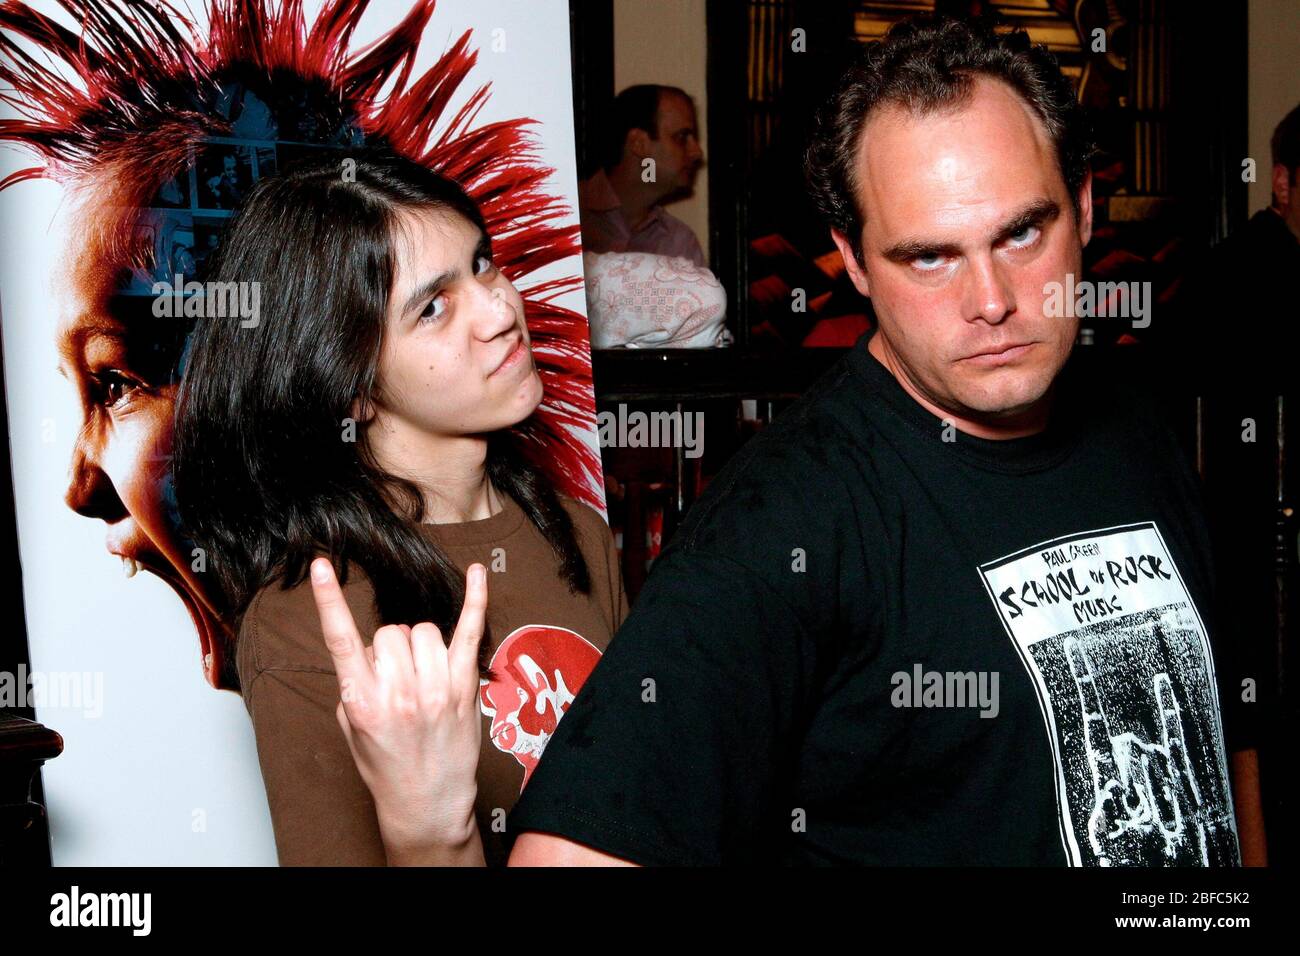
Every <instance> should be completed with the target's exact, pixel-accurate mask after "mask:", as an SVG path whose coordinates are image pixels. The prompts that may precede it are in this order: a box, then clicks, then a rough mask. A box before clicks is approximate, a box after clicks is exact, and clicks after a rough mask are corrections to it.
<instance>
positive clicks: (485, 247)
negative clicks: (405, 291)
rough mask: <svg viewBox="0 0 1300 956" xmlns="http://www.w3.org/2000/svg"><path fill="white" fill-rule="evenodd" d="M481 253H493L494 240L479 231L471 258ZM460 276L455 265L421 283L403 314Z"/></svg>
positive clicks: (407, 301) (489, 254) (407, 313)
mask: <svg viewBox="0 0 1300 956" xmlns="http://www.w3.org/2000/svg"><path fill="white" fill-rule="evenodd" d="M480 255H486V256H489V257H490V256H491V255H492V240H491V239H490V238H488V235H487V233H485V232H481V231H480V232H479V236H478V242H477V243H476V244H475V246H474V255H473V256H471V257H470V258H471V259H477V258H478V257H479V256H480ZM459 278H460V269H459V268H456V267H453V268H451V269H445V270H443V271H442V272H439V273H438V274H437V275H436V276H434V277H433V278H432V279H430V280H429V281H428V282H424V283H421V284H420V286H419V288H417V289H416V290H415V291H414V292H412V293H411V297H410V298H409V299H407V300H406V305H405V306H404V307H403V308H402V315H409V314H410V313H411V312H412V311H413V310H414V309H415V307H416V306H417V305H419V304H420V303H422V302H423V301H424V300H425V299H428V298H430V297H431V296H435V295H437V294H438V291H439V290H440V289H441V288H442V287H443V286H445V285H447V284H448V283H449V282H455V281H456V280H457V279H459Z"/></svg>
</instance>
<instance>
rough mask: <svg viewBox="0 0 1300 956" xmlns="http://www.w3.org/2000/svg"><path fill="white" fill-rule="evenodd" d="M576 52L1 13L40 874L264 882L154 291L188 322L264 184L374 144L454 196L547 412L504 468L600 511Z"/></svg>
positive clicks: (216, 16) (390, 5)
mask: <svg viewBox="0 0 1300 956" xmlns="http://www.w3.org/2000/svg"><path fill="white" fill-rule="evenodd" d="M568 50H569V36H568V5H567V4H566V3H565V2H564V0H528V2H519V0H436V3H435V0H374V2H370V0H190V2H188V3H186V2H181V0H177V2H174V3H169V2H165V0H0V317H2V319H3V349H4V376H5V397H6V401H7V408H8V419H9V428H10V433H9V441H10V447H11V455H12V470H13V475H12V479H13V486H14V488H13V490H14V502H15V509H16V514H17V529H18V538H19V542H18V545H19V554H20V558H21V563H22V565H21V581H22V591H23V598H24V604H25V611H26V623H27V637H28V647H29V650H30V655H31V661H32V664H31V667H30V668H29V669H28V670H27V673H24V674H18V675H11V677H12V678H14V679H11V680H10V681H9V682H8V683H7V684H6V685H5V686H6V687H7V688H8V693H9V694H10V696H13V695H15V694H16V695H17V697H18V698H19V699H16V700H0V707H3V706H9V707H14V706H24V705H32V706H34V707H35V711H36V715H37V718H38V719H39V720H41V721H42V722H43V723H44V724H46V725H47V726H48V727H50V728H51V729H53V730H56V731H57V732H58V733H59V734H61V735H62V737H63V740H64V752H63V754H62V755H61V756H59V757H58V758H57V759H55V760H53V761H51V762H49V763H48V764H47V765H46V767H45V769H44V771H43V784H44V790H45V797H46V806H47V808H48V810H49V814H50V825H51V844H52V854H53V860H54V862H55V864H60V865H100V864H113V865H137V864H138V865H169V864H182V865H190V864H197V865H227V864H230V865H249V864H251V865H274V863H275V862H276V851H275V844H274V841H273V839H272V832H271V826H270V819H269V816H268V811H267V805H266V798H265V793H264V791H263V787H262V780H261V776H260V773H259V769H258V760H257V753H256V749H255V746H254V740H253V733H252V729H251V726H250V722H249V719H248V713H247V712H246V710H245V708H244V704H243V702H242V701H241V699H240V696H239V694H238V692H237V687H236V686H234V684H235V683H236V682H235V681H234V680H232V671H231V661H230V656H231V655H229V654H227V653H225V652H226V650H228V643H229V642H230V639H231V631H230V626H229V622H228V620H226V616H225V615H224V613H223V609H222V607H221V603H220V600H219V598H218V597H217V596H216V595H215V594H213V593H212V589H211V588H210V587H209V586H208V585H207V584H206V583H205V578H204V575H203V573H202V568H199V569H198V570H196V566H197V565H196V562H195V560H193V555H194V551H193V549H192V542H191V541H189V540H188V539H187V538H186V536H185V534H184V531H183V526H182V524H181V522H180V520H179V517H180V516H179V511H178V507H177V502H176V497H175V494H174V491H173V485H172V471H171V468H170V461H171V450H172V425H173V422H174V414H175V404H176V397H177V393H178V388H179V383H180V378H181V375H182V373H183V370H184V360H185V351H186V343H187V340H188V337H189V333H190V331H191V330H192V328H193V326H192V324H189V323H187V322H186V321H185V320H184V317H183V316H181V315H179V314H178V315H177V317H175V318H172V317H170V316H169V315H168V316H163V317H161V318H160V315H162V313H160V312H159V310H158V308H157V306H158V303H159V302H160V301H161V300H160V297H159V295H158V292H157V288H158V284H159V282H164V283H166V282H173V281H174V282H175V284H176V286H177V287H178V288H177V290H176V293H175V297H176V300H177V301H180V300H181V297H182V295H183V292H184V291H185V290H184V289H182V288H180V287H182V286H186V285H187V283H186V280H187V279H190V278H192V277H201V276H202V275H203V270H204V266H205V263H207V262H208V261H209V260H210V259H211V260H212V261H214V262H215V261H217V260H216V255H217V253H218V250H219V248H220V239H221V235H222V229H223V227H224V226H225V225H226V222H227V220H230V219H231V217H232V216H234V215H236V214H237V211H238V209H239V208H240V203H241V201H242V199H243V197H244V196H245V195H246V194H247V193H248V191H249V190H250V189H251V188H252V187H253V186H254V185H255V184H256V183H257V182H258V181H259V180H260V179H262V178H265V177H266V176H269V175H272V174H273V173H275V172H276V171H277V170H280V169H283V168H286V167H288V166H290V165H292V164H293V163H295V162H298V161H300V160H303V159H305V158H308V159H309V158H311V157H312V156H315V155H318V154H321V153H322V152H324V151H329V150H343V149H354V148H358V147H365V146H370V145H375V144H379V145H381V146H386V147H391V148H392V149H394V150H396V151H397V152H399V153H400V154H402V155H403V156H404V157H406V158H408V159H412V160H415V161H416V162H418V163H420V164H422V165H424V166H426V167H428V168H430V169H433V170H436V171H438V172H440V173H442V174H443V175H444V176H446V177H448V178H450V179H453V180H455V181H456V182H457V183H459V184H460V185H461V186H462V187H463V189H464V190H465V191H466V192H467V193H468V194H469V195H470V196H471V197H472V198H473V199H474V200H475V201H476V203H477V204H478V206H479V207H480V209H481V211H482V214H483V218H484V220H485V222H486V227H487V232H488V235H489V236H490V239H491V248H492V257H493V259H494V260H495V263H496V266H497V267H498V268H499V269H500V270H501V272H502V274H503V275H505V276H506V277H507V278H508V279H509V280H510V282H511V283H512V284H513V285H514V287H515V288H516V289H517V290H518V291H519V293H520V295H521V296H522V300H523V303H524V313H525V315H524V317H525V321H526V324H527V329H528V332H529V334H530V337H531V340H532V348H533V353H534V360H535V363H536V365H537V369H538V372H539V374H540V377H541V379H542V383H543V398H542V403H541V405H540V406H539V407H538V409H537V411H536V412H535V413H533V414H532V415H531V416H529V417H528V418H527V419H526V420H524V421H523V422H522V423H521V424H520V425H518V426H516V427H515V429H514V430H513V433H514V434H515V436H516V437H517V439H518V442H517V445H518V446H519V447H520V448H521V449H522V450H523V452H524V455H525V457H527V458H528V459H529V460H530V461H531V462H532V463H533V464H534V465H535V466H536V467H537V468H539V469H540V470H541V471H542V472H543V473H544V475H545V476H547V477H549V479H550V480H551V482H552V484H553V485H554V487H555V490H556V491H558V492H559V493H560V494H563V495H567V496H569V497H571V498H575V499H577V500H579V501H583V502H585V503H587V504H589V505H591V506H592V507H594V508H596V509H598V510H600V511H602V512H603V510H604V491H603V483H602V479H601V470H600V453H599V445H598V441H597V432H596V421H595V401H594V396H593V392H592V383H591V356H590V347H589V339H588V330H587V320H586V305H585V301H584V298H583V284H582V260H581V248H580V245H579V227H578V217H577V169H576V161H575V156H574V131H573V114H572V96H571V75H570V62H569V58H568ZM283 241H284V243H285V244H286V247H287V248H290V249H291V248H292V243H293V237H292V236H285V237H283ZM164 298H166V297H164ZM237 304H238V303H237V302H236V303H235V306H237ZM106 544H107V548H106V547H105V545H106ZM200 563H201V562H200ZM141 572H148V573H141ZM124 576H125V578H126V579H130V580H124ZM223 691H225V692H223ZM230 691H235V692H233V693H232V692H230Z"/></svg>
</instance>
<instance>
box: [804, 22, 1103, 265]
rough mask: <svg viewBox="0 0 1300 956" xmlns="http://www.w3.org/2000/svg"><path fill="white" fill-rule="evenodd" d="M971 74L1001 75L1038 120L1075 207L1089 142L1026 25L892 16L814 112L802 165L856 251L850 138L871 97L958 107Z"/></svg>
mask: <svg viewBox="0 0 1300 956" xmlns="http://www.w3.org/2000/svg"><path fill="white" fill-rule="evenodd" d="M978 76H988V77H992V78H994V79H998V80H1001V81H1002V82H1004V83H1006V84H1007V85H1008V86H1010V87H1011V88H1012V89H1013V90H1015V91H1016V92H1017V93H1019V94H1020V95H1021V96H1022V97H1023V98H1024V99H1025V101H1026V102H1027V103H1028V104H1029V105H1030V107H1031V108H1032V109H1033V110H1034V112H1035V113H1036V114H1037V115H1038V118H1039V119H1040V120H1042V122H1043V125H1044V126H1045V127H1046V128H1047V132H1048V135H1049V136H1050V137H1051V140H1052V144H1053V146H1054V148H1055V150H1056V158H1057V162H1058V163H1059V164H1060V167H1061V176H1062V177H1063V178H1064V180H1065V185H1066V186H1067V188H1068V190H1069V193H1070V198H1071V201H1072V202H1073V203H1074V204H1075V212H1076V215H1077V213H1078V198H1077V197H1078V190H1079V187H1080V186H1081V185H1082V183H1083V180H1084V177H1085V176H1086V175H1087V171H1088V160H1089V159H1090V158H1091V156H1092V154H1093V151H1094V147H1093V143H1092V138H1091V130H1090V128H1089V124H1088V121H1087V117H1086V115H1085V114H1084V111H1083V109H1082V107H1080V106H1079V103H1078V101H1077V100H1076V98H1075V95H1074V89H1073V87H1072V86H1071V84H1070V81H1069V80H1067V79H1066V78H1065V76H1064V75H1063V74H1062V73H1061V70H1060V67H1059V66H1058V65H1057V62H1056V58H1055V57H1054V56H1052V54H1051V53H1049V52H1048V51H1047V48H1046V47H1044V46H1042V45H1034V44H1032V43H1031V42H1030V39H1029V35H1028V34H1027V33H1025V32H1024V31H1023V30H1011V31H1009V32H999V31H997V30H995V24H994V23H993V22H992V21H990V20H985V19H983V18H976V19H969V20H958V19H953V18H951V17H934V16H924V17H916V18H913V19H910V20H904V21H902V22H901V23H898V24H897V25H895V26H894V27H893V28H892V29H891V30H890V31H889V33H888V35H887V36H886V37H885V39H884V40H882V41H880V42H878V43H873V44H871V45H870V46H868V47H867V48H866V49H865V50H864V51H863V53H862V56H861V58H860V59H859V60H858V61H857V62H856V63H854V65H853V66H851V67H850V68H849V70H848V72H847V73H845V75H844V77H843V79H842V80H841V81H840V84H839V87H838V88H837V90H836V91H835V93H834V95H833V96H832V97H831V98H830V100H829V101H828V102H827V103H826V105H825V106H824V107H823V108H822V110H821V111H820V112H819V113H818V117H817V122H816V125H815V128H814V133H813V137H812V141H811V143H810V144H809V146H808V150H807V153H806V155H805V158H804V171H805V174H806V175H807V178H808V188H809V190H810V191H811V193H812V198H813V202H814V203H815V204H816V206H817V209H818V210H819V211H820V212H821V214H822V216H824V217H825V218H826V220H827V221H828V222H829V223H830V225H831V226H833V227H835V228H836V229H838V230H839V231H840V232H842V233H843V234H844V236H845V237H846V238H847V239H848V241H849V243H850V245H851V246H852V248H853V254H854V257H855V258H856V259H857V260H858V261H859V262H861V261H862V250H861V242H862V210H861V207H860V206H859V204H858V199H857V195H858V186H859V184H858V182H857V162H856V160H857V147H858V143H859V139H860V136H861V133H862V129H863V127H864V126H865V125H866V122H867V119H868V117H869V116H870V115H871V113H872V111H873V110H875V109H876V108H877V107H880V106H885V105H891V106H901V107H903V108H905V109H908V110H910V111H911V112H912V113H913V114H916V115H924V114H927V113H931V112H935V111H937V110H940V109H950V108H954V107H959V106H960V105H961V104H963V103H964V102H965V101H966V100H967V99H968V98H969V97H970V95H971V91H972V88H973V85H974V83H973V81H974V79H975V78H976V77H978Z"/></svg>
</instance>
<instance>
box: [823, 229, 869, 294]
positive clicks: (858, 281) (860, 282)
mask: <svg viewBox="0 0 1300 956" xmlns="http://www.w3.org/2000/svg"><path fill="white" fill-rule="evenodd" d="M831 239H832V241H834V243H835V248H836V249H838V250H839V251H840V256H841V258H843V259H844V268H845V269H847V270H848V273H849V279H850V280H852V282H853V288H855V289H857V290H858V291H859V292H860V293H862V295H863V296H865V297H866V298H868V299H869V298H871V284H870V283H869V282H868V281H867V271H866V270H865V269H863V268H862V266H860V265H859V264H858V260H857V258H856V257H855V256H854V255H853V246H852V245H851V244H850V243H849V240H848V239H846V238H845V236H844V233H842V232H840V231H839V230H838V229H834V228H832V229H831Z"/></svg>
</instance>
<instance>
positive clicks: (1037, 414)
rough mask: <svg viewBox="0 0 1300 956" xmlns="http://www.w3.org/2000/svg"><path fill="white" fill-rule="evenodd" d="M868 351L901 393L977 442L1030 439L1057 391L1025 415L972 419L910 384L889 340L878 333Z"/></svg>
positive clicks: (1044, 423)
mask: <svg viewBox="0 0 1300 956" xmlns="http://www.w3.org/2000/svg"><path fill="white" fill-rule="evenodd" d="M867 351H868V352H870V353H871V354H872V355H873V356H875V358H876V361H878V362H879V363H880V364H881V365H883V366H884V367H885V369H886V370H887V371H888V372H889V374H890V375H892V376H894V378H895V380H897V382H898V384H899V385H900V386H901V387H902V389H903V391H904V392H906V393H907V394H908V397H910V398H911V399H912V400H913V401H915V402H916V403H917V404H918V405H920V406H921V407H922V408H924V409H925V410H926V411H927V412H929V413H930V414H931V415H934V416H935V417H936V418H939V419H943V420H946V421H950V422H952V424H953V427H955V428H956V429H957V430H958V431H960V432H964V433H966V434H967V435H973V436H974V437H976V438H987V439H990V440H992V441H1005V440H1007V439H1010V438H1025V437H1027V436H1029V435H1036V434H1038V433H1039V432H1041V431H1043V430H1044V429H1045V428H1046V427H1047V420H1048V416H1049V415H1050V413H1051V402H1052V395H1053V393H1054V392H1055V390H1056V388H1055V383H1053V385H1052V387H1050V388H1049V389H1048V390H1047V393H1046V394H1045V395H1044V396H1043V397H1042V399H1040V400H1039V401H1038V402H1037V403H1035V404H1034V405H1033V407H1032V408H1029V409H1027V410H1025V411H1024V412H1021V413H1018V414H1016V415H1013V416H1010V417H1002V416H999V417H996V418H994V417H987V416H973V415H970V414H969V413H966V414H963V413H958V412H953V411H951V410H950V409H947V408H945V407H943V406H942V405H940V404H939V403H938V402H936V401H934V400H933V399H931V398H930V397H929V396H927V395H926V394H925V392H924V391H923V390H922V389H921V388H920V387H919V386H918V385H917V384H916V383H915V382H914V381H913V380H912V378H911V376H910V375H909V374H908V372H907V368H906V366H905V365H904V364H903V362H902V361H901V360H900V359H899V358H898V355H897V353H896V352H895V351H894V350H893V348H892V347H890V345H889V342H888V340H887V339H886V338H885V337H884V336H883V335H882V334H881V333H880V330H879V329H877V330H876V332H875V333H874V334H873V335H872V336H871V339H870V340H869V341H868V342H867Z"/></svg>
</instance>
